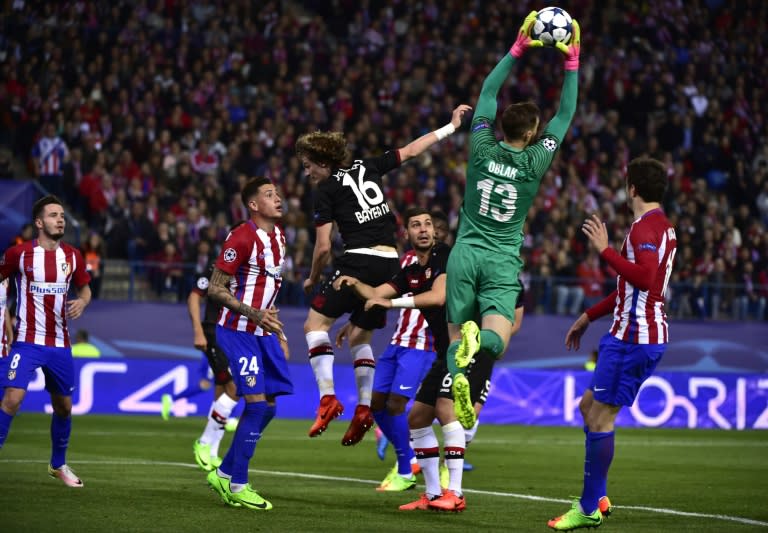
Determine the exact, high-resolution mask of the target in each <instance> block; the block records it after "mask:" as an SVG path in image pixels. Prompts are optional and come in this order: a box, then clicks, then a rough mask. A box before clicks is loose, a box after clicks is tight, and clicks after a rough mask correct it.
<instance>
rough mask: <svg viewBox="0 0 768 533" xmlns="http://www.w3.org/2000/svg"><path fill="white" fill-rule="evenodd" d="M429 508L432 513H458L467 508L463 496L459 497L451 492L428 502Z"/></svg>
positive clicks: (446, 492)
mask: <svg viewBox="0 0 768 533" xmlns="http://www.w3.org/2000/svg"><path fill="white" fill-rule="evenodd" d="M429 508H430V509H432V510H434V511H448V512H451V513H460V512H462V511H463V510H464V509H466V508H467V502H466V501H465V500H464V495H461V496H459V495H457V494H456V493H455V492H453V491H452V490H446V491H445V492H443V495H442V496H440V497H439V498H435V499H434V500H430V502H429Z"/></svg>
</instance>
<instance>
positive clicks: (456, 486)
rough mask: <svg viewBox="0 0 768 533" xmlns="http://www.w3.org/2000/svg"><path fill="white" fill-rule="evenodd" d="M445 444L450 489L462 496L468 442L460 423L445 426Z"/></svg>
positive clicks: (455, 422)
mask: <svg viewBox="0 0 768 533" xmlns="http://www.w3.org/2000/svg"><path fill="white" fill-rule="evenodd" d="M443 443H444V447H445V450H444V456H445V466H447V467H448V472H449V474H450V480H449V482H448V489H449V490H452V491H453V492H455V493H456V494H457V495H459V496H460V495H461V494H462V490H461V481H462V479H461V478H462V474H463V473H464V449H465V448H466V440H465V437H464V428H463V427H461V424H460V423H459V422H458V421H454V422H451V423H449V424H446V425H444V426H443Z"/></svg>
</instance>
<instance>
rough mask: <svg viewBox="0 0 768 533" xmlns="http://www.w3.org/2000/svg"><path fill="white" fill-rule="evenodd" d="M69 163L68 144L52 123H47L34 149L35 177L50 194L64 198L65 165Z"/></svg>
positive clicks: (33, 164)
mask: <svg viewBox="0 0 768 533" xmlns="http://www.w3.org/2000/svg"><path fill="white" fill-rule="evenodd" d="M67 161H69V148H67V143H65V142H64V140H63V139H62V138H61V137H59V136H58V135H57V133H56V127H55V126H54V124H53V123H52V122H46V123H45V125H44V126H43V129H42V131H41V132H40V139H39V140H38V141H37V142H36V143H35V145H34V146H33V148H32V166H33V169H34V173H35V176H37V178H38V179H39V180H40V185H42V186H43V187H44V188H45V189H46V190H47V191H48V192H49V193H51V194H54V195H56V196H62V192H63V191H64V184H63V180H64V163H65V162H67Z"/></svg>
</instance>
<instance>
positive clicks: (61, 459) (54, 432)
mask: <svg viewBox="0 0 768 533" xmlns="http://www.w3.org/2000/svg"><path fill="white" fill-rule="evenodd" d="M70 433H72V417H71V416H59V415H57V414H56V413H53V416H52V417H51V467H52V468H54V469H56V468H59V467H60V466H61V465H63V464H64V463H66V462H67V447H68V446H69V435H70Z"/></svg>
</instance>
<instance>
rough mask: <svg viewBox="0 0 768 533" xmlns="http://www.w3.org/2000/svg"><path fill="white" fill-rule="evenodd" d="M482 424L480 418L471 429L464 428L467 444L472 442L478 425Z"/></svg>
mask: <svg viewBox="0 0 768 533" xmlns="http://www.w3.org/2000/svg"><path fill="white" fill-rule="evenodd" d="M478 425H480V420H479V419H477V420H475V425H474V426H472V427H471V428H469V429H465V430H464V438H465V439H466V441H467V446H469V443H470V442H472V440H473V439H474V438H475V434H476V433H477V426H478Z"/></svg>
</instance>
